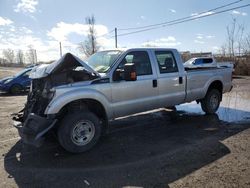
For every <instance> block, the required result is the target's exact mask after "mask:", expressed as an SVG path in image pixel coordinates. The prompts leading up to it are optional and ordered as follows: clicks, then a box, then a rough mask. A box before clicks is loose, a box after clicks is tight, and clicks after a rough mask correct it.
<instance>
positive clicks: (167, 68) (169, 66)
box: [155, 51, 178, 73]
mask: <svg viewBox="0 0 250 188" xmlns="http://www.w3.org/2000/svg"><path fill="white" fill-rule="evenodd" d="M155 56H156V59H157V62H158V65H159V70H160V73H170V72H178V67H177V64H176V62H175V59H174V56H173V54H172V53H171V52H167V51H156V52H155Z"/></svg>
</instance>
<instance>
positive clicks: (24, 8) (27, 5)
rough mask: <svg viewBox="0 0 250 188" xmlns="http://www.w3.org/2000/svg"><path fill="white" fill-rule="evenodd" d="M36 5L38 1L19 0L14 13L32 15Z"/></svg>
mask: <svg viewBox="0 0 250 188" xmlns="http://www.w3.org/2000/svg"><path fill="white" fill-rule="evenodd" d="M37 5H38V0H20V1H19V3H18V4H17V5H16V7H15V9H14V11H15V12H23V13H34V12H36V6H37Z"/></svg>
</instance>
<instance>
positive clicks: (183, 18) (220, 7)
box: [118, 0, 243, 31]
mask: <svg viewBox="0 0 250 188" xmlns="http://www.w3.org/2000/svg"><path fill="white" fill-rule="evenodd" d="M241 1H243V0H237V1H234V2H231V3H228V4H225V5H222V6H219V7H216V8H212V9H210V10H207V11H203V12H200V13H197V15H195V16H199V15H202V14H204V13H207V12H211V11H215V10H218V9H222V8H225V7H228V6H231V5H233V4H236V3H239V2H241ZM192 17H194V16H186V17H182V18H178V19H175V20H171V21H167V22H162V23H158V24H152V25H147V26H141V27H130V28H125V29H118V30H121V31H122V30H124V31H125V30H136V29H145V28H149V27H154V26H159V25H163V24H169V23H172V22H177V21H181V20H186V19H189V18H192Z"/></svg>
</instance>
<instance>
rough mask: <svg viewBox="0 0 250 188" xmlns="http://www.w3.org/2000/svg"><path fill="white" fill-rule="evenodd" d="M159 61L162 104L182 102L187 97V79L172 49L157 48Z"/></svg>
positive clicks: (157, 59)
mask: <svg viewBox="0 0 250 188" xmlns="http://www.w3.org/2000/svg"><path fill="white" fill-rule="evenodd" d="M153 53H154V56H155V61H156V62H157V63H156V64H157V74H158V86H159V103H160V105H161V106H166V107H167V106H173V105H176V104H180V103H182V102H183V101H184V99H185V83H184V82H185V80H184V78H185V77H184V75H181V73H180V72H179V69H178V65H177V62H176V59H175V56H174V54H173V52H172V51H168V50H155V51H154V52H153Z"/></svg>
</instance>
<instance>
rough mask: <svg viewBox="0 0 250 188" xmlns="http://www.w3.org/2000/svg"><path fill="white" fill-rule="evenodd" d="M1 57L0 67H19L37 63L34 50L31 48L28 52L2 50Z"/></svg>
mask: <svg viewBox="0 0 250 188" xmlns="http://www.w3.org/2000/svg"><path fill="white" fill-rule="evenodd" d="M2 54H3V57H2V58H0V64H1V65H7V64H18V65H20V66H22V65H24V63H26V64H36V63H37V55H36V50H35V49H34V48H33V46H31V45H30V46H29V47H28V50H27V51H26V52H24V51H23V50H21V49H19V50H17V51H14V50H13V49H10V48H8V49H4V50H3V51H2Z"/></svg>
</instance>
